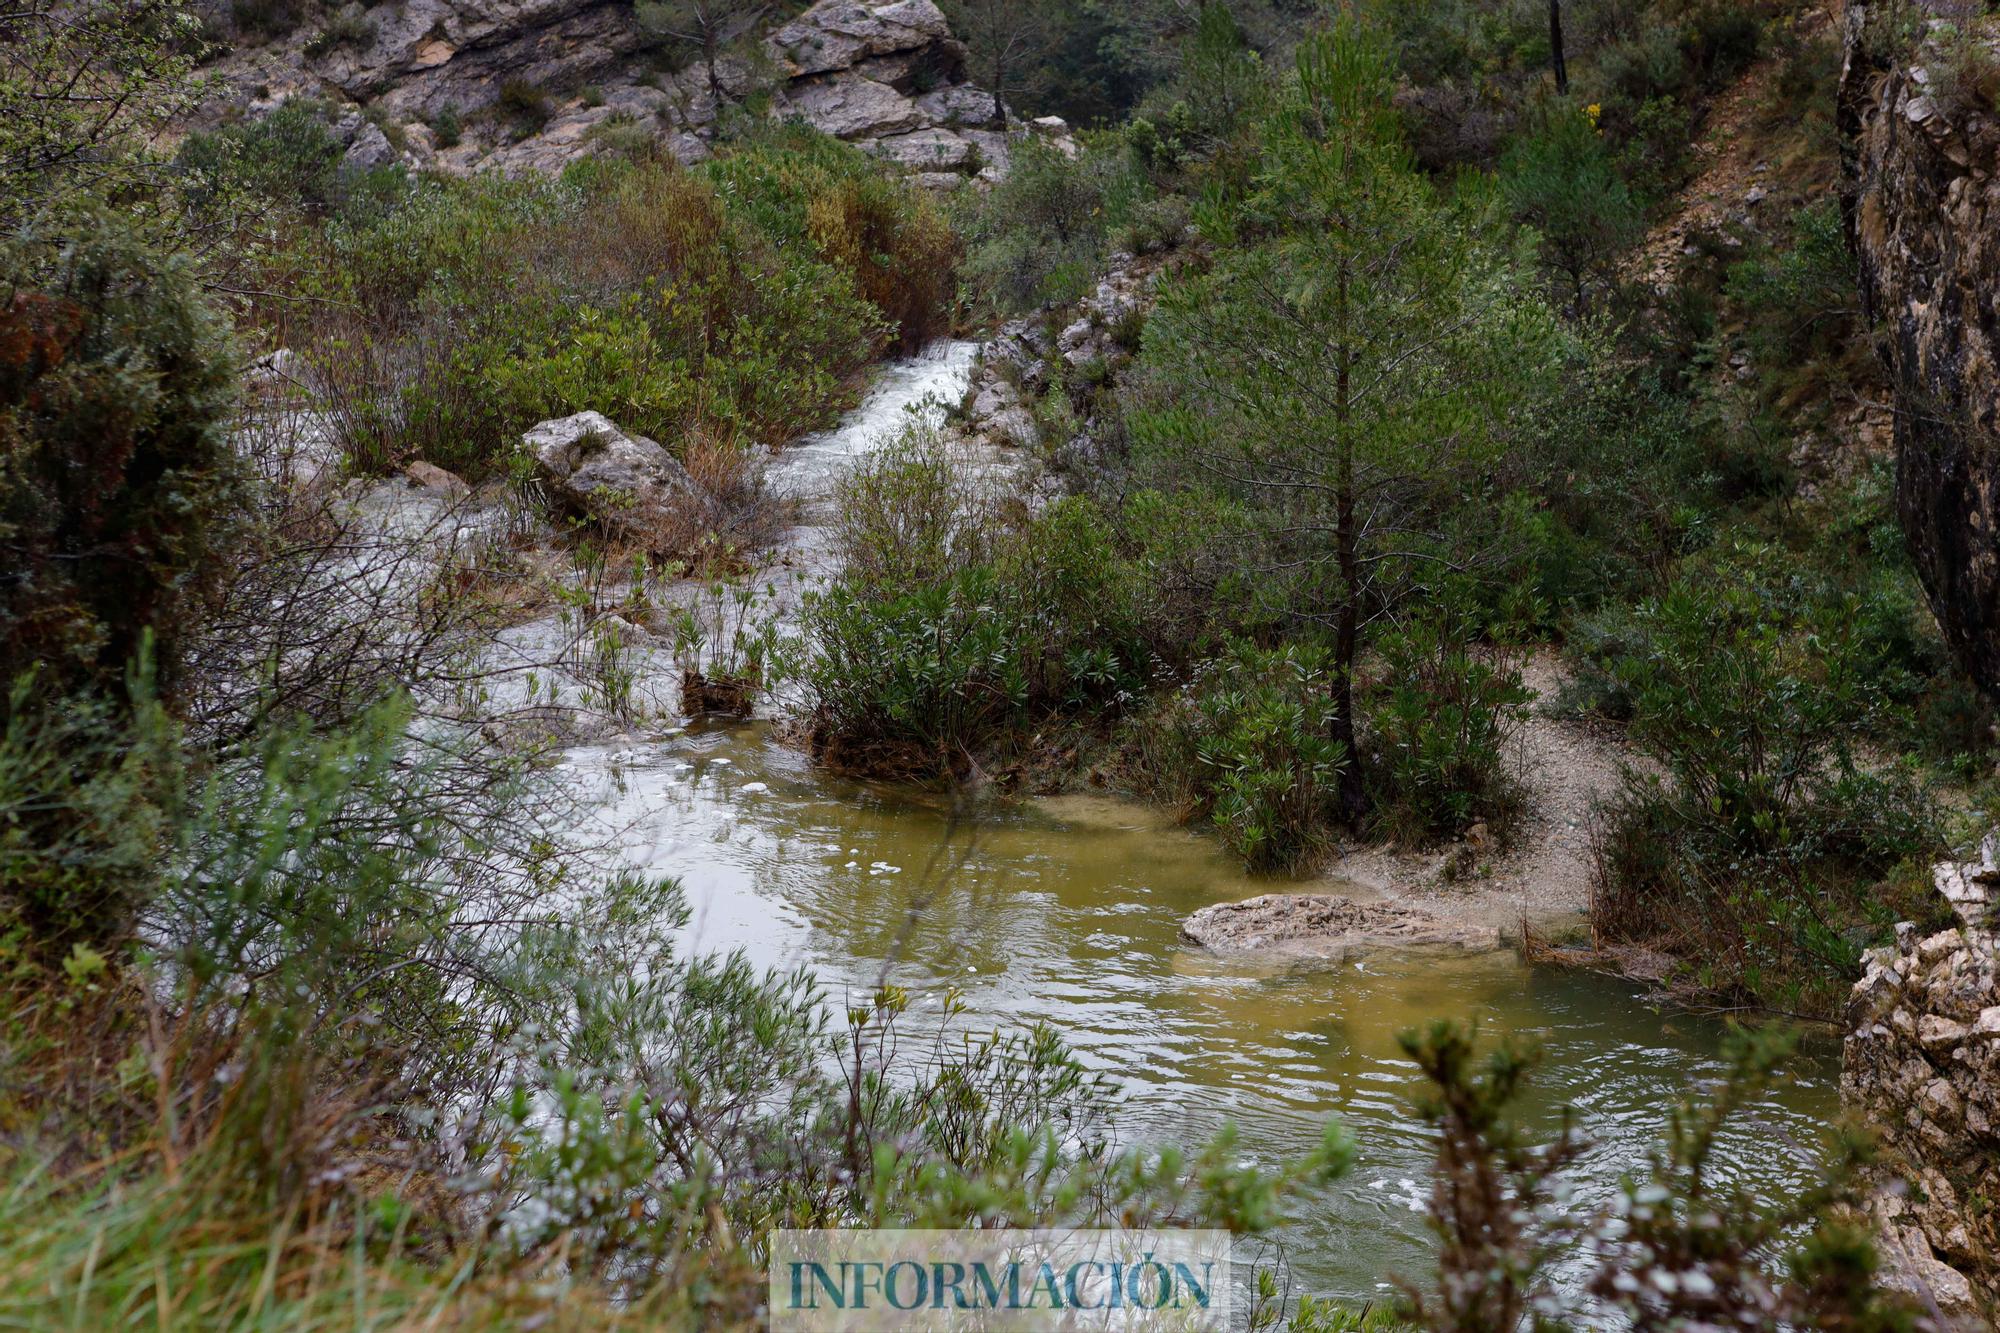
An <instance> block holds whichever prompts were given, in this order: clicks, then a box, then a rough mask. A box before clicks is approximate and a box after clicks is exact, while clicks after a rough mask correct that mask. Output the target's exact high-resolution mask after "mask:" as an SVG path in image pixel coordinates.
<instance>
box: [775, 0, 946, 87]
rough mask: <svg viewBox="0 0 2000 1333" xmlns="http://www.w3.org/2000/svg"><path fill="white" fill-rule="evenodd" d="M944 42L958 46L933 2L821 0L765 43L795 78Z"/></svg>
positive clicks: (780, 63) (916, 0)
mask: <svg viewBox="0 0 2000 1333" xmlns="http://www.w3.org/2000/svg"><path fill="white" fill-rule="evenodd" d="M943 44H951V45H956V43H955V42H954V40H953V38H952V35H951V24H950V23H949V22H947V21H946V19H945V16H944V11H943V10H941V9H939V8H938V7H937V6H936V5H935V4H932V3H931V0H894V3H890V4H879V3H877V4H869V3H866V2H865V0H820V3H819V4H816V5H814V6H813V7H812V8H811V9H808V10H807V11H806V12H805V13H803V14H801V15H799V16H798V17H797V18H795V19H793V20H792V21H791V22H790V23H787V24H785V25H784V26H783V27H781V28H779V29H778V30H777V31H776V32H774V33H772V34H771V36H770V37H769V39H767V40H766V42H765V44H764V45H765V49H766V50H767V51H769V52H770V54H771V56H772V58H773V59H774V60H776V61H777V62H778V65H779V67H780V68H782V69H784V70H785V71H786V72H787V73H788V74H790V75H791V76H792V77H793V78H798V77H800V76H802V75H808V74H825V73H828V72H830V71H833V70H844V69H852V68H853V67H854V66H856V65H858V64H860V63H861V62H863V61H864V60H867V59H869V58H871V57H877V56H890V55H896V54H898V53H900V52H904V51H913V50H921V49H923V48H925V47H928V46H932V45H943Z"/></svg>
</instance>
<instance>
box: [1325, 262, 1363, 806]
mask: <svg viewBox="0 0 2000 1333" xmlns="http://www.w3.org/2000/svg"><path fill="white" fill-rule="evenodd" d="M1348 266H1349V261H1348V260H1347V259H1345V258H1343V259H1342V260H1341V263H1340V287H1339V291H1338V293H1337V295H1336V297H1335V300H1336V303H1337V305H1336V310H1337V312H1338V313H1337V316H1336V318H1337V320H1338V322H1339V327H1340V334H1339V337H1340V352H1339V361H1338V366H1337V369H1336V370H1335V385H1334V422H1335V429H1336V430H1337V431H1338V432H1339V437H1340V438H1339V439H1338V441H1336V444H1335V449H1336V453H1337V461H1336V463H1335V468H1336V473H1335V478H1334V535H1333V540H1334V559H1335V561H1336V563H1337V564H1338V566H1339V568H1340V585H1341V586H1340V610H1339V612H1338V614H1337V615H1336V616H1335V619H1334V639H1333V657H1334V671H1335V673H1336V675H1335V678H1334V683H1333V688H1334V698H1333V709H1334V712H1333V738H1334V739H1335V740H1337V741H1339V742H1340V743H1341V745H1342V746H1343V747H1344V748H1345V749H1346V751H1347V764H1346V767H1344V768H1343V769H1342V770H1341V773H1340V809H1341V814H1342V816H1343V817H1344V818H1345V819H1346V820H1347V822H1348V823H1349V824H1350V825H1353V824H1359V823H1360V822H1361V820H1362V818H1363V817H1364V816H1365V815H1366V814H1367V813H1368V789H1367V787H1366V786H1365V785H1364V784H1363V783H1362V781H1361V749H1360V746H1359V745H1357V744H1356V742H1355V728H1354V660H1355V658H1356V657H1357V656H1359V654H1360V646H1361V559H1360V549H1361V534H1360V532H1359V530H1358V524H1359V518H1358V516H1357V514H1356V506H1355V494H1354V435H1353V432H1352V431H1351V430H1350V429H1349V426H1348V415H1349V410H1350V409H1349V403H1350V398H1351V394H1352V392H1353V390H1352V376H1353V358H1352V354H1351V353H1350V351H1349V346H1350V344H1349V339H1348Z"/></svg>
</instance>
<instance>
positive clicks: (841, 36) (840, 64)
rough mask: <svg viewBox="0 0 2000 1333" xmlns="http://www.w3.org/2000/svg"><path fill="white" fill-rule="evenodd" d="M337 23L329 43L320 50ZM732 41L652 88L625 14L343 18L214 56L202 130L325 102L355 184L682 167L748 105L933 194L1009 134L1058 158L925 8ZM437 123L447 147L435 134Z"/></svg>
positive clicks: (812, 12)
mask: <svg viewBox="0 0 2000 1333" xmlns="http://www.w3.org/2000/svg"><path fill="white" fill-rule="evenodd" d="M336 24H337V25H338V28H337V30H338V31H339V32H340V33H341V34H343V36H342V37H341V39H340V40H338V41H332V40H329V36H328V34H329V33H332V32H334V31H336V28H335V27H334V26H332V25H336ZM323 25H325V26H323ZM740 36H741V37H742V40H737V41H732V42H731V43H729V54H726V55H725V56H724V57H723V58H722V59H721V60H719V61H718V63H717V67H716V69H715V72H714V78H713V80H711V78H710V72H709V70H708V68H707V66H706V65H705V64H702V63H700V62H697V63H696V64H694V65H692V66H690V67H688V68H685V69H682V70H680V71H678V72H676V73H673V74H666V75H661V74H658V73H656V72H655V71H654V69H653V67H652V63H651V62H652V61H653V59H654V58H655V56H656V53H657V51H658V49H659V44H658V42H657V40H656V39H655V38H653V37H652V36H650V35H649V34H647V33H646V32H645V31H644V30H643V29H642V28H641V27H640V26H639V23H638V21H637V19H636V17H635V14H634V11H633V8H632V6H631V5H630V4H625V3H617V4H611V3H592V2H591V0H584V2H583V3H576V2H575V0H561V2H560V3H559V2H558V0H525V2H520V3H517V2H514V0H408V2H407V3H405V4H400V5H396V6H378V7H376V8H373V9H368V10H366V11H365V12H364V11H362V10H361V9H360V8H359V7H358V6H354V5H350V6H349V7H348V8H347V9H346V10H341V11H338V12H337V13H329V14H327V15H324V16H321V17H318V18H314V19H311V20H308V21H307V22H306V23H305V24H304V25H302V26H301V27H300V28H299V29H297V30H296V31H293V32H291V33H289V34H287V35H285V36H284V37H283V38H281V39H280V40H278V41H276V42H274V43H271V44H269V45H263V46H257V45H245V46H244V47H243V48H242V49H240V50H237V51H234V52H232V53H230V54H229V55H228V56H227V57H225V58H224V59H223V60H222V61H221V62H220V63H219V65H218V67H217V70H218V73H219V74H220V75H221V76H222V82H223V86H224V90H225V91H224V94H223V96H222V97H221V98H220V99H218V103H217V105H216V106H214V107H212V108H211V111H212V112H213V113H214V115H215V116H216V118H218V119H219V118H222V117H223V116H226V115H228V114H233V113H234V111H235V110H237V109H239V108H243V109H247V110H248V112H249V114H251V115H260V114H268V113H269V112H270V111H272V110H275V109H276V108H277V107H279V106H281V105H283V104H284V102H285V101H286V100H288V99H290V98H294V97H312V98H317V99H322V100H326V101H330V102H332V103H334V104H335V105H336V106H338V107H344V108H346V110H344V111H342V112H337V113H336V117H335V132H336V135H337V136H338V137H339V138H340V141H341V142H342V143H343V144H346V145H348V160H349V162H350V164H351V165H353V166H355V167H359V168H366V167H375V166H382V165H386V164H389V163H394V162H402V163H405V164H407V165H410V166H418V167H434V168H437V169H442V170H447V171H471V170H475V169H498V170H502V171H507V172H510V173H520V172H528V171H555V170H560V169H561V168H562V167H563V166H565V165H567V164H568V163H569V162H572V161H574V160H576V159H578V158H580V157H586V156H590V155H592V154H594V153H597V152H600V151H603V150H604V149H605V147H606V145H608V144H618V143H624V142H629V141H631V140H632V139H634V138H641V139H647V140H650V141H652V142H654V143H657V144H659V145H660V146H662V147H664V148H665V149H666V151H668V152H670V153H671V154H672V155H673V156H675V157H676V158H678V159H680V160H681V161H683V162H694V161H699V160H701V159H702V158H704V157H706V156H707V155H708V153H709V141H710V139H711V137H712V136H713V134H714V133H715V131H716V129H717V128H718V126H719V125H720V123H721V122H722V121H724V120H725V119H727V118H728V117H729V116H730V115H732V114H736V115H740V114H744V112H743V108H744V107H745V106H747V105H752V104H754V105H757V106H759V107H761V108H762V109H763V110H764V114H768V115H770V116H773V117H776V118H779V119H790V120H801V121H804V122H805V123H807V124H809V125H812V126H813V127H814V128H816V129H819V130H821V131H823V132H824V133H827V134H831V135H833V136H834V137H836V138H840V139H845V140H848V141H849V142H852V143H856V144H859V145H860V146H861V147H863V148H865V149H867V150H868V151H869V152H872V153H874V154H876V155H877V156H880V157H882V158H884V159H885V160H888V161H891V162H894V163H896V164H898V165H900V166H902V167H904V168H907V169H908V170H910V171H911V172H913V173H915V174H917V175H918V176H919V178H920V179H922V180H923V181H924V182H925V183H926V184H930V185H935V186H940V187H943V186H949V185H955V184H958V183H962V182H963V181H964V180H965V179H967V178H969V177H984V178H986V179H993V178H996V177H997V176H998V175H999V174H1000V173H1001V172H1003V171H1004V170H1005V169H1006V165H1007V160H1008V156H1009V145H1010V143H1011V141H1012V138H1011V136H1012V135H1013V134H1022V133H1056V134H1057V137H1058V138H1059V139H1060V140H1061V141H1062V142H1063V143H1064V144H1068V143H1069V142H1070V141H1069V135H1068V130H1067V127H1062V128H1061V129H1060V131H1059V132H1057V131H1052V130H1048V129H1043V128H1037V129H1033V130H1030V129H1029V128H1027V127H1021V126H1014V127H1010V126H1009V125H1008V124H1007V117H1006V115H1005V112H1004V108H1003V107H1002V105H1001V103H1000V101H999V99H997V98H996V97H994V95H993V94H991V93H990V92H987V91H985V90H984V89H981V88H978V87H976V86H974V85H972V84H971V83H968V82H967V81H966V73H965V57H966V52H965V48H964V46H963V45H962V44H960V43H959V42H958V40H957V39H956V38H954V37H953V36H952V33H951V27H950V25H949V24H948V23H947V22H946V20H945V16H944V13H943V11H941V10H940V9H939V8H938V7H937V5H936V4H934V3H933V0H821V3H819V4H816V5H814V6H813V7H812V8H810V9H808V10H807V11H806V12H804V13H803V14H800V15H799V16H798V17H797V18H795V19H793V20H791V21H790V22H788V23H786V24H784V25H783V26H781V27H779V28H777V29H776V30H775V31H773V32H771V33H770V34H768V35H767V36H765V37H764V38H762V39H761V40H754V35H747V34H745V35H740ZM751 46H754V52H752V53H751V54H750V55H746V54H743V52H744V51H745V50H746V47H751ZM718 93H719V94H720V95H719V96H718ZM364 106H365V107H367V108H368V111H369V116H370V120H368V121H364V120H363V119H362V118H361V115H360V111H359V108H361V107H364ZM446 124H450V125H451V126H452V127H453V130H452V133H450V134H445V133H443V132H442V131H441V130H440V129H439V127H440V126H442V125H446ZM385 126H386V127H387V128H386V129H385V128H384V127H385Z"/></svg>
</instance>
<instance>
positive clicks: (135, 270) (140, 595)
mask: <svg viewBox="0 0 2000 1333" xmlns="http://www.w3.org/2000/svg"><path fill="white" fill-rule="evenodd" d="M93 233H94V234H90V235H81V236H78V237H76V238H75V239H66V238H63V237H59V236H45V235H42V234H38V233H34V232H30V233H29V234H28V235H27V236H26V237H25V238H17V239H15V240H13V241H12V242H10V243H8V244H7V245H6V246H5V247H4V248H0V291H4V292H5V297H4V304H0V553H4V555H5V558H6V565H7V573H6V575H5V576H4V577H0V676H4V678H5V679H7V680H9V681H11V680H13V679H14V678H15V677H17V676H18V675H19V674H20V673H21V672H23V671H24V670H26V669H27V668H29V667H30V666H35V665H40V666H42V667H43V668H44V671H45V675H44V677H43V684H44V686H45V687H46V688H49V689H53V690H56V691H63V690H67V689H70V688H73V687H75V686H78V685H92V686H97V687H105V688H109V687H115V686H117V685H118V684H119V683H120V682H121V681H122V680H123V677H124V673H125V668H126V664H127V663H128V662H130V661H132V660H133V658H134V657H136V656H137V655H138V653H139V650H140V646H141V643H142V641H143V640H144V639H145V638H146V636H147V635H148V634H149V633H153V634H155V635H156V642H157V645H158V650H159V661H160V664H161V668H162V678H163V682H164V683H166V684H168V685H169V686H170V685H171V681H172V677H173V672H174V669H175V667H176V666H177V656H176V649H177V645H178V635H177V631H176V626H175V624H174V619H173V618H174V615H175V613H176V610H177V609H178V608H181V607H184V606H185V605H186V604H187V602H188V594H189V592H190V591H191V588H192V587H193V585H195V584H197V583H198V582H199V581H200V580H201V579H202V577H203V576H204V573H205V572H206V571H208V570H209V569H210V568H211V566H212V563H213V562H214V561H215V560H216V559H217V548H218V543H219V541H220V539H221V536H222V533H223V531H224V529H225V528H226V526H227V522H228V511H229V505H230V501H231V497H232V496H233V495H234V493H235V489H236V487H237V485H238V464H237V460H236V459H235V457H234V455H233V454H232V453H231V451H230V449H229V447H228V443H227V441H226V439H225V436H224V429H223V427H224V421H225V418H226V415H227V413H228V412H229V410H230V407H231V405H232V403H233V400H234V396H235V383H234V373H235V362H234V359H233V356H232V353H231V350H230V346H229V342H228V339H227V333H226V329H225V326H224V325H223V323H222V321H221V320H220V319H219V318H218V317H217V316H216V314H215V313H214V312H213V311H212V310H211V309H210V308H209V307H208V305H207V304H206V303H205V302H204V301H203V300H202V298H201V297H200V295H199V294H198V293H197V290H196V286H195V280H194V277H193V275H192V273H191V272H190V269H189V266H188V265H187V264H185V263H183V262H181V261H180V260H178V259H175V258H172V257H167V256H162V255H161V254H159V253H158V252H157V251H156V250H154V249H152V248H150V247H149V246H147V245H145V244H144V243H142V242H140V241H139V240H137V239H135V238H134V237H133V236H132V235H131V234H130V232H129V231H128V230H127V229H126V228H124V227H123V226H122V225H121V224H120V223H119V222H118V221H117V220H116V219H115V218H111V217H103V218H100V219H98V222H97V224H96V226H95V228H94V229H93Z"/></svg>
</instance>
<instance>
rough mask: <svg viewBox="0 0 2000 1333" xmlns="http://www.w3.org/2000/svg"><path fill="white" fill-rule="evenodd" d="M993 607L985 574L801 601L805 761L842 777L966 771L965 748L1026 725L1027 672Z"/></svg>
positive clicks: (995, 590)
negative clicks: (805, 655)
mask: <svg viewBox="0 0 2000 1333" xmlns="http://www.w3.org/2000/svg"><path fill="white" fill-rule="evenodd" d="M999 598H1000V589H999V586H998V583H997V581H996V579H995V578H994V575H993V571H992V569H991V568H990V567H987V566H976V567H974V568H971V569H967V570H964V571H962V572H960V573H958V574H956V575H953V576H951V577H950V578H948V579H943V580H939V581H937V582H935V583H930V584H927V585H924V586H921V587H918V588H916V589H914V590H911V591H908V592H900V593H891V594H889V595H887V596H873V595H870V593H869V592H867V591H866V590H863V589H858V588H855V587H851V586H848V585H846V584H840V585H836V586H835V587H834V588H832V589H830V590H829V591H828V592H826V593H825V594H823V595H820V596H817V597H814V598H812V599H811V600H810V601H809V602H808V603H807V606H806V611H805V635H806V641H807V644H808V645H809V646H808V651H809V652H810V654H811V656H810V658H809V659H808V661H807V662H806V664H805V666H804V668H803V678H804V683H805V686H806V691H807V697H808V700H809V716H810V718H811V725H812V729H813V735H814V749H815V752H816V753H817V754H819V756H820V757H821V758H823V759H825V760H826V761H827V762H829V763H832V764H834V765H836V766H838V767H843V768H847V769H850V770H854V771H865V772H876V773H884V774H900V775H902V776H907V777H918V778H927V777H933V776H937V775H939V774H953V773H962V772H964V771H966V769H967V767H968V766H969V763H970V761H971V759H972V756H973V752H974V750H975V749H976V748H983V747H984V746H985V745H987V744H989V743H990V742H991V741H992V740H993V738H994V737H996V736H998V735H1000V734H1002V733H1003V732H1005V731H1007V730H1009V729H1010V728H1012V727H1014V726H1017V725H1019V723H1020V722H1021V720H1022V719H1023V718H1025V717H1026V715H1027V709H1028V678H1027V673H1026V672H1025V671H1024V670H1023V669H1022V665H1021V656H1020V653H1019V650H1018V646H1017V644H1016V642H1015V639H1014V635H1013V632H1012V631H1013V626H1012V625H1011V624H1010V623H1009V622H1008V620H1007V619H1006V618H1005V617H1004V616H1003V615H1002V614H1001V613H1000V608H999Z"/></svg>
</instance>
